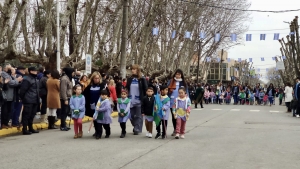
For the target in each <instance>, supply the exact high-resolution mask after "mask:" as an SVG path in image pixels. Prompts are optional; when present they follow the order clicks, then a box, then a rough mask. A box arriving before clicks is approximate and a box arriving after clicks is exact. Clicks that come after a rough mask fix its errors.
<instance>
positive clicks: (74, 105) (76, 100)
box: [70, 95, 85, 119]
mask: <svg viewBox="0 0 300 169" xmlns="http://www.w3.org/2000/svg"><path fill="white" fill-rule="evenodd" d="M70 108H71V111H72V118H74V119H78V118H79V119H83V117H84V114H85V98H84V96H83V95H79V96H76V95H73V96H72V97H71V98H70ZM74 110H79V112H74Z"/></svg>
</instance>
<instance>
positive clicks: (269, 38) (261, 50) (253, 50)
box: [228, 0, 300, 81]
mask: <svg viewBox="0 0 300 169" xmlns="http://www.w3.org/2000/svg"><path fill="white" fill-rule="evenodd" d="M249 2H251V7H250V8H249V9H250V10H267V11H270V10H271V11H278V10H292V9H300V1H299V0H281V1H279V0H278V1H274V0H249ZM250 14H251V15H250V17H251V21H249V22H248V23H245V24H247V25H249V30H248V31H247V32H246V33H245V34H243V35H239V36H242V38H243V39H244V41H243V42H240V43H241V45H239V46H235V47H233V48H231V49H229V50H228V57H229V58H233V59H237V58H242V59H247V60H249V58H253V67H254V68H255V69H257V68H260V74H262V75H263V76H264V75H266V68H271V67H275V66H276V63H275V61H273V60H272V57H274V56H276V55H281V52H280V47H281V45H280V43H279V42H278V41H277V40H273V38H274V33H280V36H279V38H280V39H281V38H283V37H286V35H288V34H289V33H290V31H289V24H288V23H284V21H286V22H290V21H292V20H293V19H294V18H295V16H300V11H297V12H287V13H262V12H250ZM299 20H300V19H299ZM246 34H252V41H250V42H249V41H247V42H246ZM260 34H266V40H265V41H260ZM238 43H239V42H238ZM261 57H264V58H265V61H264V62H262V61H261ZM263 80H264V81H266V79H264V78H263Z"/></svg>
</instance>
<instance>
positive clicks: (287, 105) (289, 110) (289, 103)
mask: <svg viewBox="0 0 300 169" xmlns="http://www.w3.org/2000/svg"><path fill="white" fill-rule="evenodd" d="M285 104H286V107H287V108H288V112H291V111H292V109H291V102H285Z"/></svg>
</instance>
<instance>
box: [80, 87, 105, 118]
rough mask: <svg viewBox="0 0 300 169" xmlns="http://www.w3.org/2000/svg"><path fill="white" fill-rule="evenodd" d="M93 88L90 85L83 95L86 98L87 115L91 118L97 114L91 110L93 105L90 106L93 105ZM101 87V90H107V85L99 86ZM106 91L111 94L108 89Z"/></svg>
mask: <svg viewBox="0 0 300 169" xmlns="http://www.w3.org/2000/svg"><path fill="white" fill-rule="evenodd" d="M91 87H92V85H88V86H87V87H86V88H85V89H84V91H83V93H82V94H83V95H84V98H85V115H86V116H89V117H93V115H94V113H95V111H94V110H92V109H91V105H90V104H91V92H90V90H91ZM99 87H100V90H103V89H104V88H105V83H101V84H100V85H99ZM105 90H107V92H108V93H109V90H108V88H107V87H106V89H105ZM99 97H100V95H99Z"/></svg>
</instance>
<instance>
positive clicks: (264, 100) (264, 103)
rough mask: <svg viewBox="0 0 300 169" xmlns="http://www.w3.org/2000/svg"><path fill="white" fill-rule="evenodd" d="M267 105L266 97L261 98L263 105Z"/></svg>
mask: <svg viewBox="0 0 300 169" xmlns="http://www.w3.org/2000/svg"><path fill="white" fill-rule="evenodd" d="M267 103H268V95H265V96H264V98H263V103H262V104H263V105H267Z"/></svg>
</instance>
